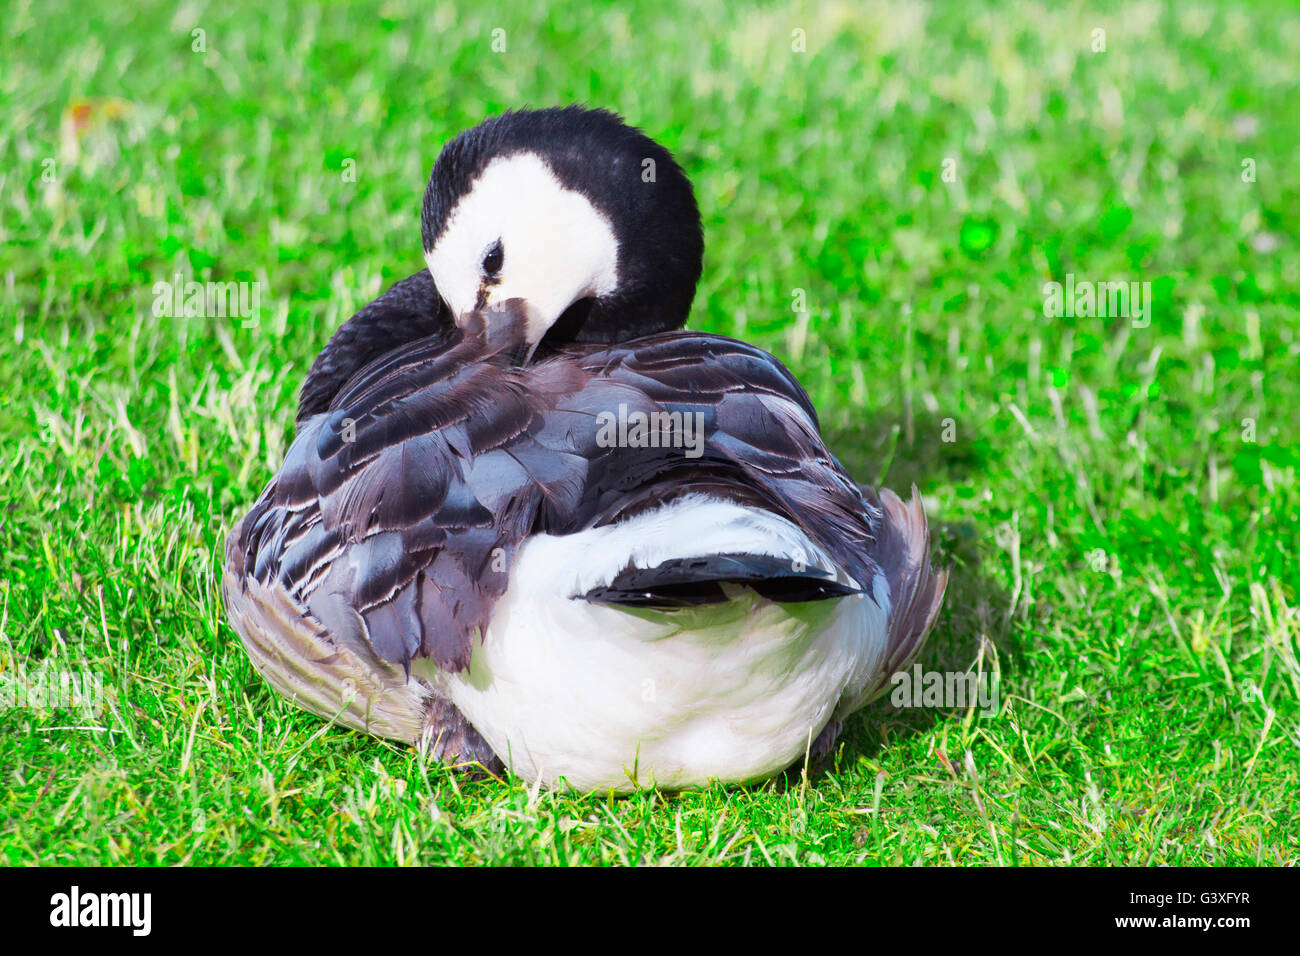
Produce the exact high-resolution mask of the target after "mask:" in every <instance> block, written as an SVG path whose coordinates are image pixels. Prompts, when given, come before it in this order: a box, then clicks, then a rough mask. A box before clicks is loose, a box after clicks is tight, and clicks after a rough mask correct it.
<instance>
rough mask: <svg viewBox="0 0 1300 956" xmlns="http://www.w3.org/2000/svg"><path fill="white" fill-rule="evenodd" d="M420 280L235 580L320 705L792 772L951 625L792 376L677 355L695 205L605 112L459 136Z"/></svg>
mask: <svg viewBox="0 0 1300 956" xmlns="http://www.w3.org/2000/svg"><path fill="white" fill-rule="evenodd" d="M422 227H423V239H424V249H425V259H426V262H427V265H428V270H427V271H422V272H420V273H417V274H416V275H413V276H411V277H410V278H409V279H406V280H403V281H402V282H399V283H397V284H396V285H395V286H394V287H393V288H392V289H390V290H389V291H388V292H387V293H386V294H385V295H384V296H382V297H380V298H379V299H378V300H376V302H374V303H372V304H371V305H369V306H367V307H366V308H365V309H363V310H362V311H361V312H359V313H358V314H357V315H356V316H354V317H353V318H352V319H351V320H349V321H348V322H347V323H345V324H344V325H343V326H342V327H341V328H340V329H339V330H338V332H336V334H335V335H334V337H333V338H332V339H331V340H330V342H329V344H328V345H327V346H326V348H325V349H324V351H323V352H322V353H321V355H320V356H319V357H318V359H317V360H316V362H315V364H314V365H313V367H312V369H311V371H310V372H309V374H308V377H307V380H306V382H305V383H304V385H303V388H302V393H301V402H300V406H299V415H298V433H297V437H296V439H295V440H294V442H293V443H292V445H291V447H290V449H289V451H288V453H287V455H286V458H285V461H284V465H283V467H282V468H281V470H280V472H279V473H278V474H277V475H276V476H275V477H274V478H273V479H272V480H271V481H270V483H269V484H268V485H267V486H266V489H265V490H264V491H263V492H262V495H261V496H260V498H259V499H258V501H257V502H256V504H255V505H254V506H253V508H252V509H251V511H249V513H248V514H247V515H246V516H245V517H244V518H243V519H242V520H241V521H240V522H238V523H237V524H236V525H235V527H234V528H233V530H232V531H231V533H230V535H229V538H228V540H227V545H226V555H225V572H224V578H223V587H224V592H225V598H226V604H227V608H228V612H229V617H230V621H231V623H232V625H233V627H234V629H235V631H236V632H237V633H238V635H239V637H240V638H241V640H242V641H243V644H244V646H245V647H246V649H247V651H248V653H249V655H250V657H251V659H252V661H253V663H254V665H255V666H256V668H257V669H258V671H259V672H260V673H261V674H262V675H263V676H264V677H265V678H266V679H267V680H268V681H269V682H270V683H271V684H272V685H273V686H274V687H275V688H277V689H278V690H279V691H280V692H282V693H284V694H285V695H287V696H289V697H290V698H291V699H293V700H294V701H295V702H296V703H297V704H298V705H300V706H302V707H304V708H306V709H307V710H309V711H312V712H313V713H316V714H319V715H321V716H324V717H326V718H330V719H333V720H337V721H338V722H339V723H341V724H344V725H347V726H349V727H352V728H355V729H357V730H360V731H365V732H368V733H371V734H376V735H380V736H384V737H390V738H397V739H400V740H404V741H411V742H414V743H417V744H419V745H421V746H424V747H427V748H428V749H429V751H430V752H431V753H432V754H433V755H435V756H436V757H437V758H439V759H441V760H443V761H446V762H448V763H456V764H474V763H477V764H481V765H483V766H484V767H486V768H488V769H490V770H499V769H502V768H508V769H510V770H511V771H512V772H514V773H515V774H517V775H519V776H521V777H522V778H524V779H526V780H529V781H540V782H542V783H544V784H546V785H549V786H563V785H568V786H571V787H575V788H578V789H582V790H606V789H613V790H619V791H624V790H628V789H632V788H636V787H641V786H647V785H655V786H659V787H663V788H668V789H675V788H683V787H689V786H694V785H703V784H706V783H708V782H710V781H722V782H747V781H754V780H760V779H763V778H766V777H769V776H771V775H773V774H775V773H778V772H780V771H781V770H783V769H785V768H787V767H789V766H790V765H792V764H794V763H796V762H798V761H799V760H800V759H802V758H803V757H804V756H805V755H807V754H810V753H811V754H814V755H819V754H822V753H825V752H826V751H828V750H829V749H830V747H831V745H832V744H833V742H834V740H835V737H836V734H837V733H838V731H839V728H840V727H841V724H842V722H843V720H844V719H845V718H846V717H847V716H848V715H850V714H851V713H853V712H854V711H855V710H857V709H858V708H860V707H861V706H862V705H863V704H864V703H866V702H867V701H869V700H871V699H872V698H873V697H874V696H877V695H878V694H879V693H880V692H881V691H882V690H883V689H884V687H885V686H886V683H887V681H888V678H889V676H890V675H891V674H892V673H894V672H896V671H898V670H900V669H902V668H904V667H906V666H907V665H908V664H909V663H910V661H911V660H912V658H913V657H914V656H915V655H916V653H917V651H918V649H919V648H920V646H921V644H922V642H923V640H924V638H925V636H926V634H927V632H928V630H929V629H930V627H931V626H932V624H933V622H934V620H935V617H936V615H937V613H938V608H939V605H940V602H941V600H942V597H943V592H944V587H945V584H946V575H945V574H943V573H936V572H935V571H934V570H932V568H931V565H930V558H929V538H928V531H927V525H926V519H925V514H924V511H923V510H922V506H921V502H920V498H919V496H918V495H917V493H916V490H915V489H913V491H912V497H911V500H910V501H906V502H905V501H903V500H901V499H899V498H898V497H897V496H896V495H894V494H893V493H892V492H890V491H888V490H882V491H881V492H880V493H879V494H877V493H876V492H874V491H872V490H871V489H868V488H865V487H861V486H859V485H857V484H855V483H854V482H853V481H852V480H850V478H849V477H848V475H847V474H846V473H845V471H844V469H843V468H842V467H841V466H840V464H839V463H838V461H836V459H835V458H834V457H833V456H832V455H831V453H830V452H829V451H827V449H826V448H825V446H824V445H823V443H822V439H821V437H820V432H819V426H818V420H817V414H816V411H815V410H814V409H813V407H812V405H811V403H810V402H809V399H808V397H807V395H806V394H805V393H804V391H803V389H802V388H801V387H800V386H799V384H798V382H796V381H795V379H794V377H793V376H792V375H791V374H790V373H789V372H788V371H787V370H786V369H785V368H784V367H783V366H782V365H781V364H780V363H779V362H778V361H777V360H776V359H774V358H773V357H772V356H770V355H768V354H767V353H765V352H763V351H762V350H760V349H757V348H755V347H753V346H750V345H747V344H745V343H743V342H739V341H736V340H734V339H729V338H724V337H721V336H716V335H706V334H701V333H693V332H683V331H676V330H678V329H680V327H681V326H682V325H683V323H684V322H685V319H686V316H687V313H688V311H689V309H690V303H691V300H692V298H693V296H694V289H695V285H696V282H697V280H698V278H699V275H700V269H701V259H702V250H703V241H702V234H701V227H700V219H699V213H698V211H697V208H696V204H695V200H694V196H693V193H692V190H691V187H690V183H689V181H688V180H687V179H686V177H685V175H684V174H683V173H682V171H681V170H680V168H679V167H678V166H677V164H676V163H675V162H674V160H673V159H672V157H671V156H670V155H669V154H668V153H667V151H666V150H664V149H663V148H662V147H661V146H659V145H658V144H656V143H654V142H653V141H652V140H650V139H649V138H648V137H646V136H645V135H644V134H642V133H641V132H640V131H638V130H636V129H633V128H631V127H629V126H627V125H625V124H624V123H623V122H622V121H621V120H620V119H619V118H618V117H617V116H615V115H614V114H612V113H608V112H604V111H598V110H586V109H579V108H567V109H551V110H540V111H526V112H514V113H507V114H505V115H503V116H501V117H498V118H495V119H492V120H489V121H487V122H485V123H483V124H482V125H480V126H478V127H475V128H474V129H472V130H470V131H469V132H467V133H463V134H461V135H460V136H459V137H457V138H455V139H453V140H452V141H451V142H449V143H448V144H447V146H446V147H445V148H444V150H443V152H442V154H441V155H440V156H439V158H438V161H437V163H436V164H435V166H434V169H433V172H432V174H431V177H430V181H429V185H428V189H427V191H426V194H425V200H424V207H423V215H422Z"/></svg>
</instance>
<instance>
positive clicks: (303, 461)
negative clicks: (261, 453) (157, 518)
mask: <svg viewBox="0 0 1300 956" xmlns="http://www.w3.org/2000/svg"><path fill="white" fill-rule="evenodd" d="M501 364H502V363H500V362H497V361H495V360H493V359H491V358H485V357H484V355H483V354H482V352H481V349H480V347H479V345H478V344H477V343H475V342H472V341H471V342H464V341H462V342H459V343H456V344H453V345H452V346H451V347H450V348H448V347H447V346H446V344H445V342H443V341H441V340H439V339H436V338H434V339H428V340H424V341H421V342H418V343H416V344H414V345H411V346H408V347H406V348H403V349H401V350H398V351H397V352H393V353H390V354H389V355H387V356H385V357H383V358H381V359H379V360H378V361H376V362H374V363H372V364H371V365H369V366H367V367H366V368H365V369H364V370H363V371H362V372H361V373H360V374H358V375H357V376H355V377H354V378H353V379H352V381H350V382H349V383H348V384H347V386H345V387H344V388H343V390H342V391H341V392H339V394H338V395H337V396H336V397H335V398H334V400H333V402H332V403H331V405H330V408H329V410H328V411H327V412H325V413H322V414H319V415H316V416H313V417H312V418H309V419H308V420H307V421H305V422H304V423H302V426H301V428H300V430H299V433H298V436H297V438H296V439H295V440H294V442H293V444H292V446H291V447H290V449H289V452H288V454H287V456H286V458H285V462H284V465H283V467H282V468H281V470H280V473H279V474H278V475H277V476H276V477H275V478H274V479H273V480H272V481H271V483H270V484H269V485H268V486H267V487H266V489H265V490H264V491H263V493H262V495H261V497H260V498H259V500H258V502H257V504H256V505H255V506H254V507H253V509H252V510H251V511H250V513H249V514H248V515H247V516H246V517H245V518H244V520H243V521H242V522H240V523H239V525H237V526H236V528H235V529H234V531H232V533H231V534H232V543H231V547H230V549H229V553H230V563H229V566H228V568H227V571H228V577H231V578H232V579H235V580H238V579H239V578H241V577H243V576H251V577H253V578H255V579H257V580H258V581H259V582H261V583H262V584H264V585H266V584H271V583H272V582H274V583H275V584H276V585H277V586H279V587H280V588H282V589H283V590H284V591H286V592H287V593H288V594H289V595H290V597H291V598H292V599H293V600H294V601H296V602H297V604H298V605H299V606H301V607H303V608H304V609H305V610H306V611H307V612H309V613H310V614H311V616H312V617H313V618H315V620H316V621H317V622H319V624H320V625H321V626H323V627H324V628H325V629H326V630H327V631H328V632H330V633H331V634H332V635H333V637H334V638H335V639H336V640H340V641H343V642H345V643H352V644H355V643H357V642H362V643H364V644H365V645H368V646H369V647H371V648H373V650H374V652H375V653H377V654H378V655H379V656H380V657H381V658H383V659H384V660H387V661H390V662H393V663H400V664H402V665H403V666H406V665H409V662H410V661H411V659H412V658H415V657H431V658H433V659H434V660H435V661H436V662H437V663H438V664H439V665H441V666H443V667H446V668H450V669H459V668H462V667H465V666H467V665H468V663H469V657H470V652H471V650H472V640H473V638H474V635H475V634H476V633H478V632H479V631H480V629H483V628H485V627H486V625H487V621H488V615H489V613H490V611H491V607H492V604H493V602H494V601H495V600H496V598H497V597H499V596H500V594H501V593H502V592H503V591H504V589H505V586H506V580H507V574H506V572H507V571H508V569H509V565H510V560H511V558H512V556H513V553H514V550H515V549H516V547H517V546H518V543H519V542H520V541H521V540H522V538H523V537H524V535H526V534H527V533H528V530H529V528H530V526H531V523H532V519H533V517H534V516H535V514H536V512H537V507H538V502H540V501H543V500H552V501H555V502H556V503H557V504H558V505H559V506H561V507H563V506H564V505H563V502H564V501H565V500H572V499H573V498H574V497H575V496H576V495H577V494H578V492H579V490H580V488H581V486H582V480H583V471H584V462H583V461H582V459H581V458H580V457H578V456H573V455H570V456H561V455H557V456H539V455H538V454H536V450H535V447H534V446H532V445H531V444H530V443H529V442H527V441H520V440H519V439H520V438H521V436H525V435H526V434H527V433H528V432H529V431H530V430H535V429H537V428H538V427H539V426H538V420H539V417H540V414H541V411H542V404H541V403H540V402H539V401H538V395H535V394H531V393H530V392H529V391H528V390H526V389H525V388H523V387H522V386H520V385H519V383H518V381H517V377H515V376H512V375H511V374H510V373H509V372H507V370H505V369H504V368H502V367H501ZM572 373H573V374H574V375H576V374H578V373H577V370H576V369H575V370H572ZM556 384H560V383H558V382H557V383H556Z"/></svg>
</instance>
